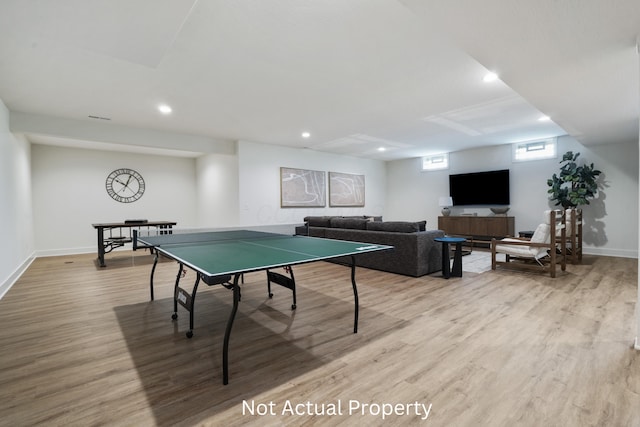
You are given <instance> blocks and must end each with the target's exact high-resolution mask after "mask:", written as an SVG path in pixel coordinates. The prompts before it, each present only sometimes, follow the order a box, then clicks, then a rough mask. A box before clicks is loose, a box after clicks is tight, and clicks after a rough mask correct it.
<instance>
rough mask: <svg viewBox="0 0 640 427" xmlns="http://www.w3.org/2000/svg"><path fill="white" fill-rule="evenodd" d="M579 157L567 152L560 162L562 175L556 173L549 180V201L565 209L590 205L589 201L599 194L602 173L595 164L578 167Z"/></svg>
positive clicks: (576, 154)
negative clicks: (599, 178)
mask: <svg viewBox="0 0 640 427" xmlns="http://www.w3.org/2000/svg"><path fill="white" fill-rule="evenodd" d="M579 155H580V153H575V154H574V153H573V151H567V152H566V153H565V154H564V155H563V156H562V160H561V161H560V163H561V164H562V166H561V167H560V174H559V175H557V174H555V173H554V174H553V176H552V177H551V179H548V180H547V185H548V186H549V187H550V188H549V190H548V191H547V192H548V193H549V194H550V195H551V196H550V197H549V199H550V200H552V201H555V202H556V206H562V207H563V208H564V209H567V208H574V207H577V206H580V205H588V204H589V199H591V198H593V197H595V194H596V193H597V192H598V184H597V183H596V179H597V178H598V176H599V175H600V174H601V172H600V171H599V170H597V169H596V168H595V167H594V166H593V163H591V164H590V165H580V166H578V164H577V163H576V159H577V158H578V156H579Z"/></svg>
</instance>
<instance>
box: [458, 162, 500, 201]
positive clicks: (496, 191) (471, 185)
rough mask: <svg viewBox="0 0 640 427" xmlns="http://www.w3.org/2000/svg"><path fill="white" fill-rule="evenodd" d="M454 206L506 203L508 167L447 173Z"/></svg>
mask: <svg viewBox="0 0 640 427" xmlns="http://www.w3.org/2000/svg"><path fill="white" fill-rule="evenodd" d="M449 195H450V196H451V197H452V198H453V205H454V206H465V205H508V204H509V169H503V170H496V171H488V172H474V173H462V174H457V175H449Z"/></svg>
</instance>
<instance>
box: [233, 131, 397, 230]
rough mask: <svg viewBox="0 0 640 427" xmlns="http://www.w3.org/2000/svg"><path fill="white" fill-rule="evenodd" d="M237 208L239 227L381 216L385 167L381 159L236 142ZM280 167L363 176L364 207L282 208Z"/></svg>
mask: <svg viewBox="0 0 640 427" xmlns="http://www.w3.org/2000/svg"><path fill="white" fill-rule="evenodd" d="M238 161H239V206H240V224H241V225H263V224H295V223H302V222H303V218H304V217H305V216H307V215H383V214H384V209H385V203H386V195H385V188H386V168H385V163H384V162H383V161H380V160H367V159H360V158H355V157H348V156H339V155H335V154H329V153H323V152H319V151H311V150H308V149H295V148H289V147H277V146H267V145H264V144H257V143H252V142H247V141H240V142H239V143H238ZM280 167H291V168H299V169H310V170H318V171H325V172H343V173H353V174H358V175H365V207H364V208H330V207H329V203H328V200H327V207H325V208H281V207H280Z"/></svg>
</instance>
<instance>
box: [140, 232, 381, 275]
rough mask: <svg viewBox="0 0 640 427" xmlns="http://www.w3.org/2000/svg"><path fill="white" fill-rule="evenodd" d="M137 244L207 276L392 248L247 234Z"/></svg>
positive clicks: (194, 235) (163, 237) (170, 236)
mask: <svg viewBox="0 0 640 427" xmlns="http://www.w3.org/2000/svg"><path fill="white" fill-rule="evenodd" d="M139 241H140V243H142V244H145V245H149V246H153V247H155V248H156V250H158V251H159V252H160V253H162V254H164V255H166V256H168V257H169V258H172V259H174V260H176V261H178V262H180V263H182V264H184V265H185V266H188V267H190V268H192V269H193V270H195V271H198V272H200V273H201V274H204V275H207V276H220V275H227V274H236V273H246V272H249V271H258V270H266V269H269V268H276V267H282V266H286V265H294V264H302V263H307V262H313V261H319V260H326V259H331V258H336V257H340V256H347V255H357V254H361V253H366V252H374V251H381V250H388V249H393V246H387V245H377V244H372V243H363V242H351V241H345V240H334V239H321V238H317V237H306V236H288V235H281V234H275V233H264V232H256V231H247V230H234V231H222V232H206V233H188V234H179V233H178V234H165V235H159V236H150V237H141V238H139Z"/></svg>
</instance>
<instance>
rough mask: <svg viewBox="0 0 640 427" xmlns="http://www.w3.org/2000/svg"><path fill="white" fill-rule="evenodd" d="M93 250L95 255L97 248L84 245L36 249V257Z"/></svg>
mask: <svg viewBox="0 0 640 427" xmlns="http://www.w3.org/2000/svg"><path fill="white" fill-rule="evenodd" d="M92 252H95V254H96V257H97V256H98V250H97V249H96V248H95V246H91V247H84V248H67V249H49V250H45V251H37V252H36V257H37V258H40V257H48V256H63V255H79V254H89V253H92Z"/></svg>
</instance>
